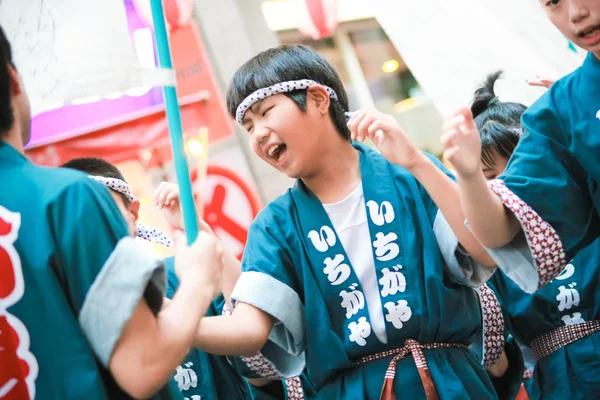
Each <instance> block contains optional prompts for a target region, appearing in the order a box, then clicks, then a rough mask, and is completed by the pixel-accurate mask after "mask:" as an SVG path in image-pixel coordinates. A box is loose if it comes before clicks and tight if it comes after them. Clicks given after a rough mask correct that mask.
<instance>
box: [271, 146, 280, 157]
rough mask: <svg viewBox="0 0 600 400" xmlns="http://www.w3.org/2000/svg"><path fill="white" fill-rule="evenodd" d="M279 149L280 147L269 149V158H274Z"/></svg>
mask: <svg viewBox="0 0 600 400" xmlns="http://www.w3.org/2000/svg"><path fill="white" fill-rule="evenodd" d="M278 149H279V145H276V146H273V147H271V148H270V149H269V157H273V155H274V154H275V152H276V151H277V150H278Z"/></svg>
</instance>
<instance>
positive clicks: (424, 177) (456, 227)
mask: <svg viewBox="0 0 600 400" xmlns="http://www.w3.org/2000/svg"><path fill="white" fill-rule="evenodd" d="M420 154H421V157H419V158H418V159H417V162H416V163H415V164H414V166H412V167H411V168H410V169H409V171H410V172H411V173H412V174H413V175H414V177H415V178H416V179H417V180H418V181H419V182H420V183H421V185H423V187H424V188H425V190H426V191H427V193H429V195H430V196H431V199H432V200H433V202H434V203H435V204H436V205H437V206H438V208H439V210H440V211H441V212H442V214H444V217H445V218H446V220H447V221H448V224H449V225H450V227H451V228H452V231H453V232H454V234H455V235H456V237H457V238H458V241H459V242H460V244H461V245H462V246H463V247H464V249H465V250H466V251H467V253H469V255H470V256H471V257H473V258H474V259H475V260H477V261H478V262H480V263H481V264H483V265H485V266H486V267H490V268H494V267H495V266H496V263H495V262H494V261H493V260H492V258H491V257H490V256H489V255H488V254H487V252H486V251H485V249H484V248H483V247H482V246H481V244H480V243H479V242H478V241H477V239H476V238H475V236H473V234H472V233H471V231H469V229H468V228H467V227H466V226H465V223H464V221H465V214H464V213H463V210H462V208H461V207H457V205H458V204H460V195H459V191H458V187H457V185H456V183H455V182H454V181H452V179H450V177H448V176H447V175H446V174H444V172H443V171H441V170H440V169H439V168H438V167H437V166H436V165H435V164H434V163H433V162H432V161H431V160H430V159H429V158H427V156H425V155H424V154H423V153H420Z"/></svg>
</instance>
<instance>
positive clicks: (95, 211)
mask: <svg viewBox="0 0 600 400" xmlns="http://www.w3.org/2000/svg"><path fill="white" fill-rule="evenodd" d="M0 177H1V179H0V211H1V212H2V213H3V214H4V215H3V218H4V216H5V215H7V213H12V214H13V215H15V214H18V215H19V218H20V227H19V229H18V232H16V235H17V236H16V241H15V242H14V247H15V249H16V252H17V253H18V258H19V259H20V264H21V269H22V273H23V282H24V287H23V294H22V297H21V298H20V299H18V301H16V303H14V302H11V303H14V304H12V305H10V306H9V307H8V309H7V312H8V313H10V314H12V315H13V316H14V317H16V318H18V319H19V320H20V321H21V323H22V324H23V325H24V329H25V330H26V333H27V336H29V339H30V346H29V350H30V352H31V354H32V356H33V357H34V359H35V360H36V361H37V362H36V363H37V366H38V367H39V370H38V371H37V378H36V379H35V381H34V383H33V385H34V386H35V392H36V398H37V399H41V400H44V399H49V400H50V399H87V400H94V399H98V400H100V399H106V398H111V399H120V398H129V396H127V395H126V394H125V393H124V392H123V391H122V390H121V389H120V388H119V387H118V385H117V384H116V383H115V381H114V379H113V378H112V377H111V375H110V373H109V372H108V371H107V370H106V369H105V368H104V367H102V366H101V364H100V363H99V361H98V358H97V357H96V354H94V350H93V349H92V346H91V344H90V342H89V341H88V340H87V338H86V335H85V334H84V332H83V330H82V328H81V327H80V324H79V321H78V318H79V314H80V312H81V310H82V307H83V305H84V302H85V301H86V295H87V294H88V292H89V290H90V287H91V286H92V284H93V283H94V281H95V279H96V277H97V276H98V275H99V274H100V272H101V271H102V269H103V267H104V265H105V262H106V261H107V260H108V259H109V257H110V256H111V254H112V252H113V250H114V248H115V246H116V245H117V243H118V242H119V241H120V240H121V239H122V238H124V237H126V236H127V229H126V225H125V222H124V221H123V217H122V216H121V213H120V212H119V210H118V209H117V207H116V205H115V203H114V200H113V199H112V197H111V195H110V194H109V192H108V190H107V189H106V188H105V187H103V186H102V185H100V184H98V183H96V182H94V181H92V180H90V179H89V178H87V176H86V175H84V174H82V173H80V172H75V171H72V170H68V169H56V168H41V167H38V166H35V165H33V164H32V163H30V162H29V161H28V160H26V159H25V157H23V156H22V155H21V154H19V153H18V152H17V151H16V150H15V149H13V148H12V147H11V146H9V145H8V144H6V143H4V142H2V141H0ZM3 245H5V243H3ZM3 267H4V266H3ZM129 267H131V268H134V267H135V266H134V265H132V266H129ZM139 296H140V298H141V297H142V296H143V293H140V294H139ZM119 311H121V310H115V313H117V312H119ZM108 322H110V321H107V323H108ZM20 339H21V340H23V336H21V338H20ZM30 366H32V363H30ZM32 369H34V370H35V369H36V368H34V367H32ZM3 383H4V382H3Z"/></svg>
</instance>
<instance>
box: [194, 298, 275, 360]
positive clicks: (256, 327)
mask: <svg viewBox="0 0 600 400" xmlns="http://www.w3.org/2000/svg"><path fill="white" fill-rule="evenodd" d="M274 324H275V319H274V318H273V317H271V316H270V315H269V314H267V313H265V312H263V311H261V310H259V309H258V308H256V307H254V306H251V305H249V304H246V303H238V304H237V305H236V308H235V310H234V312H233V314H232V315H229V316H226V315H223V316H218V317H205V318H202V320H201V321H200V326H199V327H198V330H197V332H196V335H195V337H194V341H193V345H194V347H196V348H197V349H200V350H203V351H205V352H207V353H212V354H218V355H223V356H244V357H250V356H253V355H255V354H256V353H258V352H259V351H260V349H261V348H262V347H263V346H264V345H265V343H266V342H267V340H268V339H269V333H270V332H271V329H273V325H274Z"/></svg>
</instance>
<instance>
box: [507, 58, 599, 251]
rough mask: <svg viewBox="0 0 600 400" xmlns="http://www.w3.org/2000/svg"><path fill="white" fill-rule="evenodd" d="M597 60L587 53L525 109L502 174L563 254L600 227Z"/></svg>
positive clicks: (577, 247) (581, 244) (583, 243)
mask: <svg viewBox="0 0 600 400" xmlns="http://www.w3.org/2000/svg"><path fill="white" fill-rule="evenodd" d="M599 87H600V61H599V60H598V59H597V58H596V57H595V56H594V55H593V54H591V53H590V54H589V55H588V57H587V58H586V60H585V62H584V64H583V65H582V66H581V67H580V68H578V69H577V70H576V71H575V72H573V73H572V74H570V75H567V76H566V77H564V78H562V79H560V80H559V81H557V82H556V83H554V85H552V87H551V88H550V90H549V91H548V92H547V93H545V94H544V95H543V96H542V97H541V98H540V99H539V100H538V101H536V102H535V103H534V104H533V105H532V106H531V107H530V108H529V109H528V110H527V111H526V112H525V114H524V115H523V118H522V124H523V137H522V138H521V140H520V141H519V144H518V146H517V148H516V149H515V152H514V153H513V155H512V157H511V159H510V161H509V163H508V166H507V167H506V170H505V172H504V174H503V175H502V176H500V179H502V180H503V181H504V183H505V184H506V186H507V187H508V189H510V190H511V191H512V192H513V193H515V194H516V195H517V196H519V197H520V198H521V199H522V200H523V201H525V203H527V204H528V205H529V206H530V207H531V208H533V209H534V210H535V211H536V212H537V213H538V214H539V215H540V216H541V217H542V218H543V219H544V220H545V221H546V222H548V223H549V224H550V225H551V226H552V227H553V228H554V229H555V230H556V231H557V233H558V235H559V237H560V240H561V242H562V244H563V247H564V250H565V253H566V258H567V260H570V259H572V258H573V257H574V256H575V255H576V254H577V252H578V251H579V250H582V249H583V248H584V247H586V246H588V245H589V244H591V243H592V242H593V241H594V240H595V239H596V238H597V237H598V235H599V233H600V219H599V217H598V211H599V210H600V189H599V186H598V182H600V162H598V160H599V159H600V102H599V101H598V88H599Z"/></svg>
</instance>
